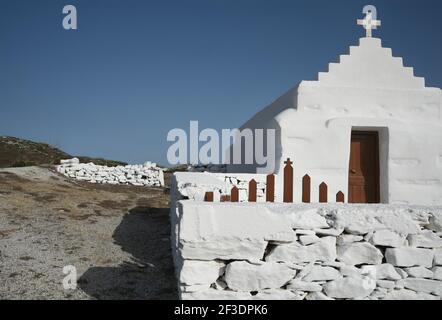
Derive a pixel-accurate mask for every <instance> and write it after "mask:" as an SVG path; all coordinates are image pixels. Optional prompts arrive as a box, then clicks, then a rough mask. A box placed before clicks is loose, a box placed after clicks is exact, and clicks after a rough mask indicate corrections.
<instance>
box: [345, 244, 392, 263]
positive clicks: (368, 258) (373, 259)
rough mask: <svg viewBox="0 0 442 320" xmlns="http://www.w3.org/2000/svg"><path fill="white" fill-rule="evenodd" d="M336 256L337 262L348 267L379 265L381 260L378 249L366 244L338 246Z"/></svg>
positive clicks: (381, 256)
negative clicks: (343, 263)
mask: <svg viewBox="0 0 442 320" xmlns="http://www.w3.org/2000/svg"><path fill="white" fill-rule="evenodd" d="M337 255H338V260H339V261H342V262H345V263H346V264H348V265H358V264H380V263H382V258H383V255H382V252H381V251H380V250H379V249H377V248H376V247H374V246H373V245H371V244H369V243H366V242H360V243H359V242H357V243H351V244H346V245H341V246H338V248H337Z"/></svg>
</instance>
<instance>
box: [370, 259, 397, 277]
mask: <svg viewBox="0 0 442 320" xmlns="http://www.w3.org/2000/svg"><path fill="white" fill-rule="evenodd" d="M374 267H375V270H376V279H378V280H400V279H402V276H401V275H400V274H399V273H398V272H397V270H396V269H395V268H394V267H393V265H391V264H389V263H383V264H380V265H377V266H374Z"/></svg>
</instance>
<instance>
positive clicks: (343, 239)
mask: <svg viewBox="0 0 442 320" xmlns="http://www.w3.org/2000/svg"><path fill="white" fill-rule="evenodd" d="M363 239H364V238H363V237H361V236H355V235H352V234H341V235H340V236H339V237H338V239H337V241H336V243H337V244H338V245H343V244H348V243H353V242H359V241H362V240H363Z"/></svg>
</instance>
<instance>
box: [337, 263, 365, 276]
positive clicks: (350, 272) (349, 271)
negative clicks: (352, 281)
mask: <svg viewBox="0 0 442 320" xmlns="http://www.w3.org/2000/svg"><path fill="white" fill-rule="evenodd" d="M339 271H340V272H341V275H343V276H347V277H361V276H362V275H361V270H360V269H358V268H356V267H355V266H347V265H344V266H341V267H340V268H339Z"/></svg>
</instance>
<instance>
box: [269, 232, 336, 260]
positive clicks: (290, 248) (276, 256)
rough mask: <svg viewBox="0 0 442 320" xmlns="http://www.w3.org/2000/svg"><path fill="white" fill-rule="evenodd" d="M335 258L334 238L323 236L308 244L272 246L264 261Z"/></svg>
mask: <svg viewBox="0 0 442 320" xmlns="http://www.w3.org/2000/svg"><path fill="white" fill-rule="evenodd" d="M335 259H336V238H335V237H324V238H321V240H320V241H318V242H316V243H314V244H311V245H309V246H303V245H301V244H299V243H296V242H294V243H291V244H287V245H280V246H277V247H276V248H274V249H273V250H272V251H271V252H270V253H269V254H268V255H267V257H266V261H280V262H292V263H302V262H312V261H334V260H335Z"/></svg>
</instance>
